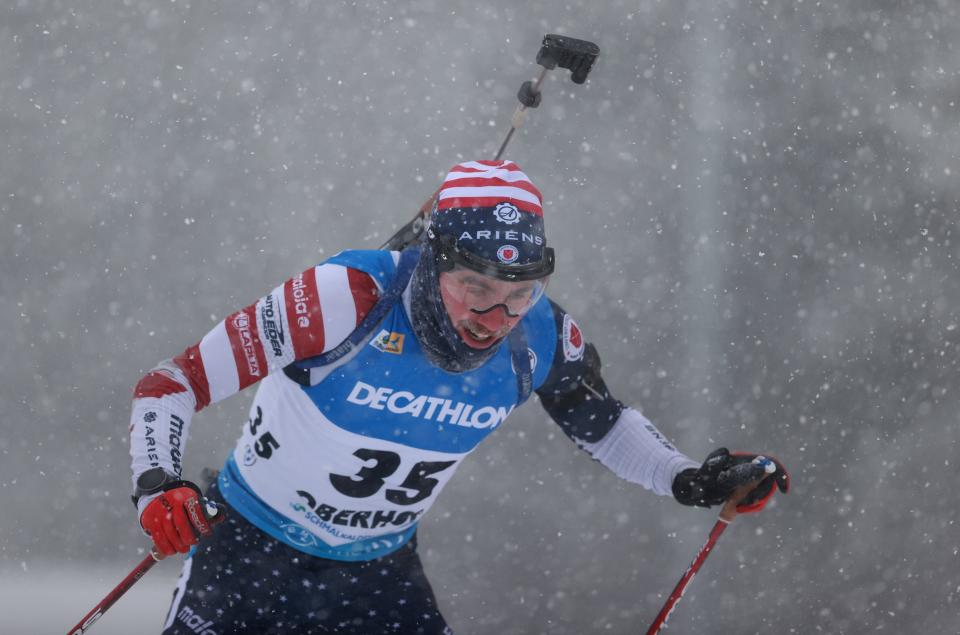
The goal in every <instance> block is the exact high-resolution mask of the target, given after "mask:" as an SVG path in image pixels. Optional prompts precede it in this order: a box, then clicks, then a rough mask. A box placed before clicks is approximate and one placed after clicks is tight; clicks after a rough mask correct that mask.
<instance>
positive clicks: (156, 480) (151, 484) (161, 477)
mask: <svg viewBox="0 0 960 635" xmlns="http://www.w3.org/2000/svg"><path fill="white" fill-rule="evenodd" d="M166 478H167V473H166V472H164V471H163V468H159V467H155V468H153V469H150V470H147V471H146V472H144V473H143V474H141V475H140V477H139V478H138V479H137V488H138V489H142V490H151V489H154V488H157V487H160V486H161V485H163V482H164V481H165V480H166Z"/></svg>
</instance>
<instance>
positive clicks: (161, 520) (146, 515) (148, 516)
mask: <svg viewBox="0 0 960 635" xmlns="http://www.w3.org/2000/svg"><path fill="white" fill-rule="evenodd" d="M155 469H159V468H155ZM153 471H154V470H148V471H147V472H145V473H144V474H143V475H141V477H140V479H138V488H137V493H136V494H134V498H135V501H137V502H139V501H141V500H145V501H148V502H146V504H145V506H141V505H140V504H138V507H142V509H143V511H142V512H141V513H140V526H141V527H143V529H144V531H146V532H147V534H149V535H150V538H151V539H153V544H154V547H155V548H156V551H157V552H159V553H160V554H161V555H163V556H172V555H173V554H175V553H186V552H187V551H189V550H190V547H191V546H193V545H195V544H197V541H198V540H199V539H200V538H201V537H206V536H209V535H211V534H212V533H213V525H214V524H215V522H219V521H220V520H222V517H223V516H222V514H223V512H222V510H220V509H219V507H215V508H214V510H210V511H208V510H207V508H206V505H205V501H204V499H203V496H202V495H201V493H200V488H199V487H197V486H196V485H195V484H194V483H191V482H190V481H183V480H178V479H176V478H175V477H173V476H171V475H170V474H169V473H166V472H163V473H162V474H159V475H158V474H151V472H153ZM161 471H162V470H161ZM151 479H153V480H155V481H156V480H158V479H159V482H160V483H159V484H158V485H156V486H154V487H151V488H147V489H142V488H141V487H140V486H139V483H141V482H147V481H150V480H151Z"/></svg>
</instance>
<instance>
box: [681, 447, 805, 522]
mask: <svg viewBox="0 0 960 635" xmlns="http://www.w3.org/2000/svg"><path fill="white" fill-rule="evenodd" d="M758 456H761V455H758V454H752V453H749V452H732V453H731V452H730V451H729V450H727V448H719V449H717V450H714V451H713V452H711V453H710V454H709V455H708V456H707V458H706V460H705V461H704V462H703V465H701V466H700V467H699V468H688V469H686V470H683V471H682V472H680V473H679V474H677V476H676V478H674V479H673V497H674V498H676V499H677V501H678V502H679V503H681V504H683V505H695V506H697V507H711V506H713V505H722V504H723V503H724V502H726V500H727V499H728V498H729V497H730V495H731V494H732V493H733V491H734V490H735V489H737V488H738V487H740V486H741V485H747V484H748V483H753V482H755V481H758V480H760V479H762V480H760V482H759V483H758V484H757V486H756V487H754V488H753V489H752V490H751V491H750V493H749V494H747V496H746V497H745V498H744V499H743V500H742V501H740V503H739V504H738V505H737V511H738V512H739V513H741V514H742V513H748V512H756V511H760V510H761V509H763V508H764V506H765V505H766V504H767V502H769V500H770V499H771V498H772V497H773V493H774V486H776V487H777V489H779V490H780V491H781V492H782V493H784V494H786V493H787V492H788V491H790V474H789V473H788V472H787V470H786V468H785V467H784V466H783V464H781V463H780V461H778V460H776V459H775V458H773V457H771V456H769V455H762V456H763V457H764V458H766V459H768V460H769V461H772V462H773V465H774V466H775V470H774V471H773V472H772V473H768V472H767V470H766V468H765V465H764V464H763V463H761V462H754V459H756V458H757V457H758Z"/></svg>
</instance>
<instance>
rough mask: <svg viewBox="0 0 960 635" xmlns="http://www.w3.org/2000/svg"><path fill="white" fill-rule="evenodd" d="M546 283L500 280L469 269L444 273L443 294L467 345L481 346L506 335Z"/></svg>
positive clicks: (449, 314)
mask: <svg viewBox="0 0 960 635" xmlns="http://www.w3.org/2000/svg"><path fill="white" fill-rule="evenodd" d="M542 285H543V283H542V282H537V281H534V282H509V281H506V280H497V279H495V278H490V277H489V276H485V275H483V274H479V273H476V272H474V271H470V270H468V269H455V270H454V271H447V272H443V273H441V274H440V296H441V298H443V305H444V307H445V308H446V310H447V315H448V316H449V317H450V322H452V323H453V327H454V328H455V329H456V331H457V334H458V335H459V336H460V338H461V339H462V340H463V341H464V342H466V344H467V346H470V347H471V348H477V349H484V348H489V347H490V346H493V345H494V344H496V343H497V342H498V341H499V340H500V339H502V338H503V337H504V336H506V334H507V333H509V332H510V329H512V328H513V327H514V326H516V325H517V323H518V322H519V321H520V320H522V319H523V315H524V314H525V313H526V312H527V311H528V310H529V308H530V306H532V303H533V302H535V301H536V297H539V293H538V292H542Z"/></svg>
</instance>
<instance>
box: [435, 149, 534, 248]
mask: <svg viewBox="0 0 960 635" xmlns="http://www.w3.org/2000/svg"><path fill="white" fill-rule="evenodd" d="M430 223H431V227H432V228H433V230H434V231H435V232H437V233H439V234H444V235H447V236H451V237H453V238H454V239H455V240H456V241H457V245H458V246H459V247H460V248H461V249H466V250H468V251H470V252H471V253H472V254H474V255H476V256H479V257H481V258H483V259H484V260H487V261H490V262H494V263H499V264H504V265H510V264H518V265H524V264H529V263H533V262H539V261H541V260H542V259H543V257H544V248H545V247H546V244H547V239H546V234H545V233H544V225H543V197H542V196H541V194H540V190H538V189H537V188H536V186H534V184H533V183H531V182H530V179H529V178H527V175H526V174H524V173H523V171H522V170H521V169H520V166H518V165H517V164H516V163H514V162H513V161H466V162H464V163H458V164H457V165H455V166H453V168H451V170H450V172H449V173H447V176H446V178H445V179H444V181H443V185H442V186H441V187H440V190H439V192H438V194H437V201H436V204H435V206H434V209H433V212H432V214H431V216H430Z"/></svg>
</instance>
